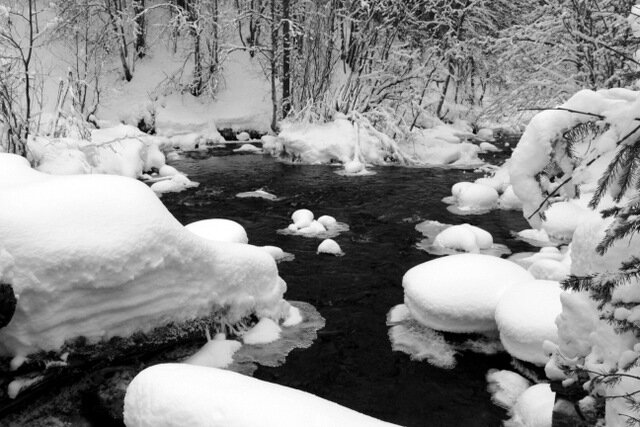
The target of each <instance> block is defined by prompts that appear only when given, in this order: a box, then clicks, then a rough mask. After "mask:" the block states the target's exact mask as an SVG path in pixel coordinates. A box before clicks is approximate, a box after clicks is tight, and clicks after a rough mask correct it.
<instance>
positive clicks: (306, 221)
mask: <svg viewBox="0 0 640 427" xmlns="http://www.w3.org/2000/svg"><path fill="white" fill-rule="evenodd" d="M313 218H314V216H313V212H311V211H310V210H309V209H298V210H297V211H295V212H294V213H292V214H291V220H292V221H293V223H294V224H295V225H296V227H298V228H305V227H308V226H309V225H311V223H312V222H313Z"/></svg>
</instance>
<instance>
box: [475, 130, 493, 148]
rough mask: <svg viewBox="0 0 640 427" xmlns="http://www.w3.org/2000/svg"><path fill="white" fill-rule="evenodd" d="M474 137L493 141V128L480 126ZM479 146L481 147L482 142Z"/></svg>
mask: <svg viewBox="0 0 640 427" xmlns="http://www.w3.org/2000/svg"><path fill="white" fill-rule="evenodd" d="M476 138H478V139H482V140H485V141H493V139H494V138H493V129H490V128H482V129H480V130H478V133H477V134H476ZM480 147H482V144H480Z"/></svg>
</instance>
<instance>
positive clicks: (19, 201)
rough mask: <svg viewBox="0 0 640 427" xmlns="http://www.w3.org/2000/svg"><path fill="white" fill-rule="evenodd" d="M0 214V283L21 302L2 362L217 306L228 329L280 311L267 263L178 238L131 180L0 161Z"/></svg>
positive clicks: (279, 288) (225, 247)
mask: <svg viewBox="0 0 640 427" xmlns="http://www.w3.org/2000/svg"><path fill="white" fill-rule="evenodd" d="M0 206H1V207H2V209H0V242H1V243H0V281H2V282H7V283H11V284H12V285H13V288H14V290H15V292H16V294H17V295H19V296H20V298H19V302H18V306H17V308H16V313H15V315H14V317H13V319H12V321H11V322H10V323H9V325H8V326H7V327H5V328H3V329H1V330H0V353H1V354H3V355H9V356H25V355H28V354H31V353H33V352H36V351H39V350H45V351H49V350H51V351H57V350H59V349H60V348H61V346H62V345H63V344H64V342H65V341H67V340H70V339H73V338H75V337H79V336H84V337H86V338H87V341H88V342H89V343H94V342H97V341H100V340H105V339H109V338H110V337H113V336H129V335H131V334H133V333H134V332H137V331H142V332H145V331H149V330H151V329H153V328H155V327H159V326H162V325H164V324H166V323H168V322H175V323H180V322H183V321H187V320H190V319H195V318H199V317H203V316H207V315H210V314H211V313H212V312H213V311H217V310H220V309H222V308H224V310H222V311H221V312H223V313H225V319H226V321H227V322H229V323H234V322H238V321H239V320H240V319H241V318H243V317H244V316H247V315H250V314H251V313H255V314H256V316H258V317H259V318H263V317H270V318H273V319H279V318H281V317H282V315H283V313H286V312H287V310H288V303H286V302H285V301H284V300H283V299H282V296H283V293H284V291H285V289H286V285H285V283H284V281H283V280H282V279H281V278H280V277H279V276H278V270H277V267H276V263H275V261H274V260H273V258H272V257H271V256H270V255H268V254H267V253H265V251H263V250H261V249H259V248H255V247H252V246H248V245H243V244H235V243H219V242H212V241H209V240H205V239H202V238H201V237H199V236H197V235H195V234H193V233H191V232H188V231H187V230H186V229H185V227H183V226H182V225H181V224H180V223H179V222H178V221H177V220H176V219H175V218H174V217H173V216H172V215H171V214H170V213H169V212H168V211H167V209H166V208H165V207H164V205H163V204H162V203H161V202H160V200H159V199H158V198H157V197H156V196H155V195H154V193H153V192H152V191H151V190H150V189H149V188H148V187H147V186H146V185H145V184H143V183H141V182H139V181H136V180H132V179H129V178H124V177H119V176H111V175H72V176H54V175H48V174H44V173H41V172H37V171H34V170H32V169H31V168H30V167H29V165H28V163H27V162H26V161H25V160H24V159H22V158H19V157H17V156H14V155H10V154H0Z"/></svg>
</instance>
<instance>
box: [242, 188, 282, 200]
mask: <svg viewBox="0 0 640 427" xmlns="http://www.w3.org/2000/svg"><path fill="white" fill-rule="evenodd" d="M236 197H238V198H241V199H244V198H251V197H256V198H259V199H265V200H269V201H275V200H278V196H276V195H275V194H271V193H269V192H267V191H265V190H263V189H262V188H259V189H257V190H255V191H246V192H243V193H238V194H236Z"/></svg>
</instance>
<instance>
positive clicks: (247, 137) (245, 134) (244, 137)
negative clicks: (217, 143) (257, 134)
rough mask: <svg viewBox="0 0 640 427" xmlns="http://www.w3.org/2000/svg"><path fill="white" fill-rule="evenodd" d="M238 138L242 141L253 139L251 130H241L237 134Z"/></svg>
mask: <svg viewBox="0 0 640 427" xmlns="http://www.w3.org/2000/svg"><path fill="white" fill-rule="evenodd" d="M236 139H237V140H238V141H240V142H246V141H248V140H250V139H251V135H249V132H240V133H238V134H237V135H236Z"/></svg>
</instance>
